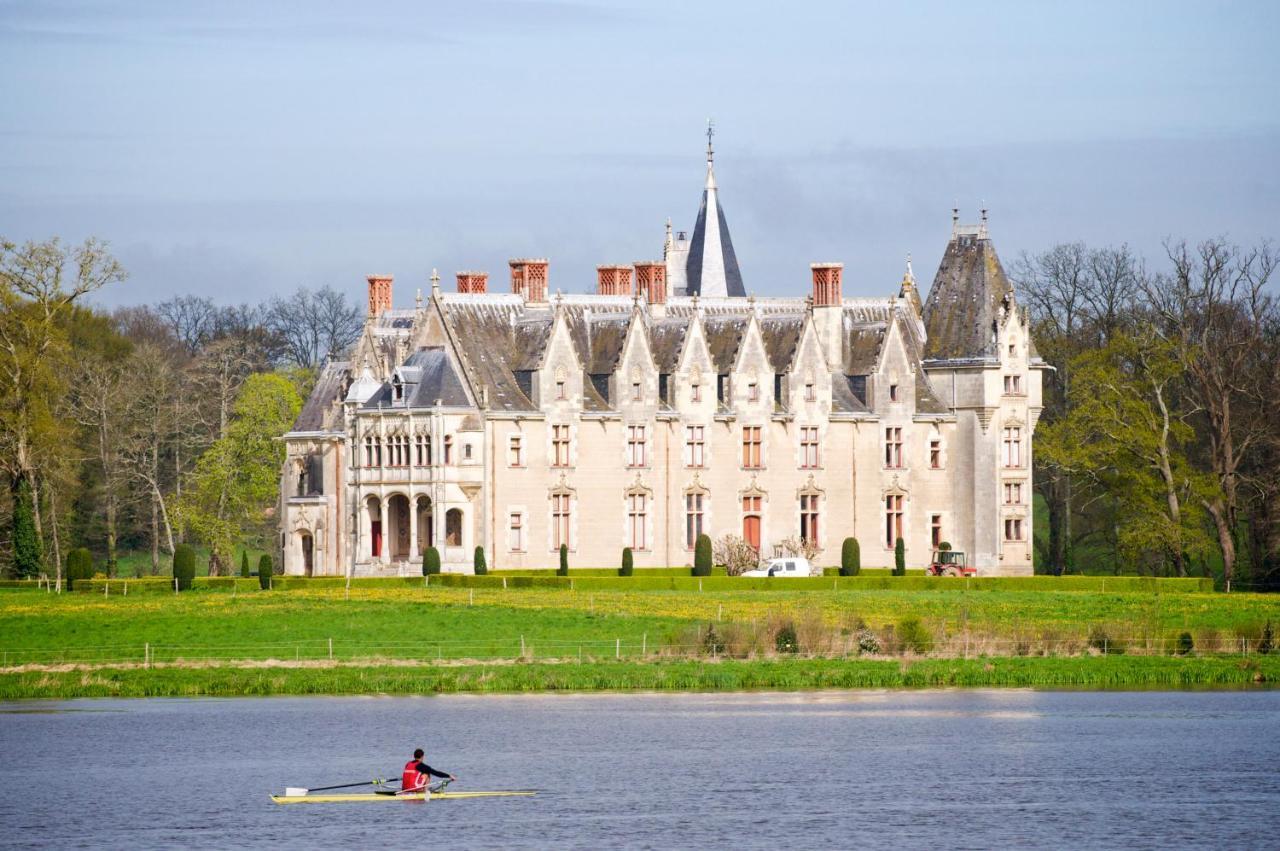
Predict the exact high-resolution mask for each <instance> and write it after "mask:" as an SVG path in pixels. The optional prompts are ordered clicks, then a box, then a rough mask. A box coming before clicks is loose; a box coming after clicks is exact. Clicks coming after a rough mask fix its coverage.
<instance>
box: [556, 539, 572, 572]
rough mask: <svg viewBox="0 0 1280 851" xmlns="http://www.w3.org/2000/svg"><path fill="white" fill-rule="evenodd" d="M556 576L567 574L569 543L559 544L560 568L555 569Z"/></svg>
mask: <svg viewBox="0 0 1280 851" xmlns="http://www.w3.org/2000/svg"><path fill="white" fill-rule="evenodd" d="M556 575H557V576H568V575H569V545H568V544H561V545H560V569H559V570H557V571H556Z"/></svg>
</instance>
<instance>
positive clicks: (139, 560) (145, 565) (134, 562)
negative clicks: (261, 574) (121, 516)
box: [93, 546, 265, 577]
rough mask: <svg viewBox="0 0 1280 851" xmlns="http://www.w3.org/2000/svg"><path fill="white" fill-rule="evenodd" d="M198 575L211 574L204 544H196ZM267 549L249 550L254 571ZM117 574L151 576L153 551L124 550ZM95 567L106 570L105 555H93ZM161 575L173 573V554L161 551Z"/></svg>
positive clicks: (236, 569) (235, 568) (235, 564)
mask: <svg viewBox="0 0 1280 851" xmlns="http://www.w3.org/2000/svg"><path fill="white" fill-rule="evenodd" d="M195 551H196V576H208V575H209V548H208V547H204V546H196V547H195ZM241 552H242V550H241V548H239V547H237V548H236V551H235V557H234V558H233V559H232V565H231V572H232V573H233V574H235V575H237V576H238V575H239V574H240V553H241ZM264 552H265V550H255V549H250V550H249V569H250V570H251V571H253V572H255V573H256V572H257V570H258V558H259V557H260V556H261V555H262V554H263V553H264ZM116 565H117V567H116V575H117V576H121V577H132V576H151V575H152V574H151V551H150V550H131V551H128V552H122V553H120V554H119V556H118V557H117V559H116ZM93 566H94V569H95V570H97V571H99V572H102V571H105V570H106V562H105V557H104V556H102V555H101V554H98V553H95V554H94V557H93ZM158 575H160V576H172V575H173V556H171V555H169V554H168V553H166V552H164V551H163V550H162V551H161V552H160V572H159V574H158Z"/></svg>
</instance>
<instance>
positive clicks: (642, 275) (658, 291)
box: [636, 260, 667, 304]
mask: <svg viewBox="0 0 1280 851" xmlns="http://www.w3.org/2000/svg"><path fill="white" fill-rule="evenodd" d="M636 289H637V290H638V291H639V292H641V293H644V297H645V299H646V300H647V301H648V302H649V304H666V303H667V264H666V263H664V262H663V261H661V260H640V261H637V262H636Z"/></svg>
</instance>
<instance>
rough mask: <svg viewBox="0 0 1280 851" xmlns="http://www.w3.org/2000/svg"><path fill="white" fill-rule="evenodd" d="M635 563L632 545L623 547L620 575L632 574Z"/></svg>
mask: <svg viewBox="0 0 1280 851" xmlns="http://www.w3.org/2000/svg"><path fill="white" fill-rule="evenodd" d="M633 568H634V565H633V564H632V559H631V547H623V548H622V567H621V568H619V569H618V575H619V576H630V575H631V574H632V571H633Z"/></svg>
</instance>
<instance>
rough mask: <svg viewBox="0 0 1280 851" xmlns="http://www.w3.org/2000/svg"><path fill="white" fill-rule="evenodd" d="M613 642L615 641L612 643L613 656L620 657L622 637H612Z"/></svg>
mask: <svg viewBox="0 0 1280 851" xmlns="http://www.w3.org/2000/svg"><path fill="white" fill-rule="evenodd" d="M614 642H615V643H614V645H613V658H615V659H621V658H622V639H621V638H616V639H614Z"/></svg>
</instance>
